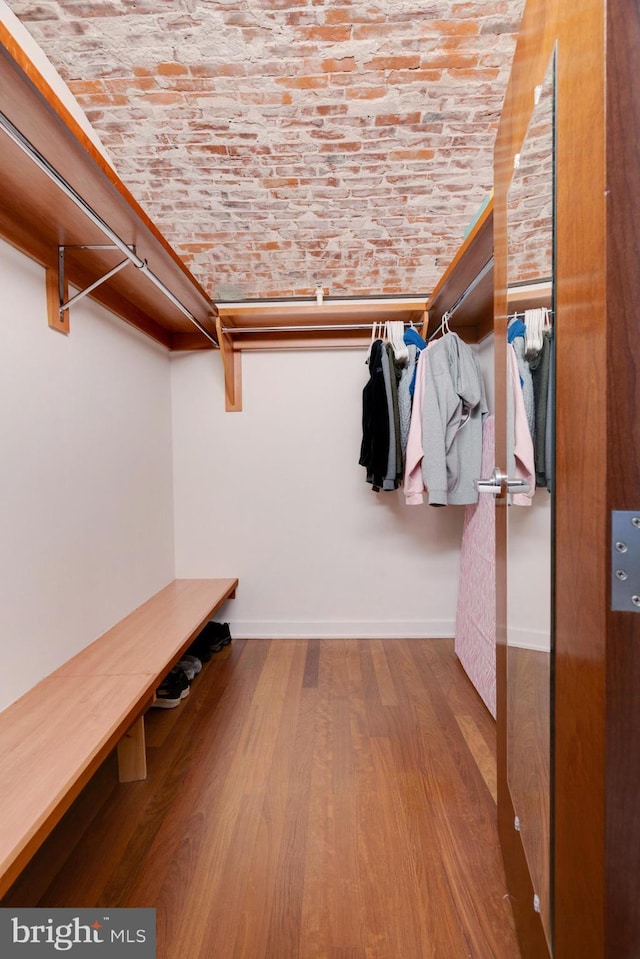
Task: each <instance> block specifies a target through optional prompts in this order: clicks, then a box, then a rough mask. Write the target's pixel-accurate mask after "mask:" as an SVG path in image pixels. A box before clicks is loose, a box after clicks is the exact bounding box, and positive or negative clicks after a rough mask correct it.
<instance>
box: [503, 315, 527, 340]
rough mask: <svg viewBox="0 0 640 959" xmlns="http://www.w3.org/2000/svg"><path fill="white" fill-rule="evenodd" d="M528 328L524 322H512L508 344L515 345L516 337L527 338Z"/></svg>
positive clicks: (508, 332)
mask: <svg viewBox="0 0 640 959" xmlns="http://www.w3.org/2000/svg"><path fill="white" fill-rule="evenodd" d="M526 335H527V327H526V326H525V322H524V320H512V321H511V323H509V326H508V329H507V343H513V341H514V340H515V338H516V336H526Z"/></svg>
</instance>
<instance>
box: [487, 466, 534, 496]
mask: <svg viewBox="0 0 640 959" xmlns="http://www.w3.org/2000/svg"><path fill="white" fill-rule="evenodd" d="M474 486H475V488H476V489H477V491H478V492H479V493H491V494H492V495H493V496H498V494H499V493H500V492H502V488H503V486H504V487H506V489H507V491H508V492H509V493H528V492H529V490H530V486H529V484H528V483H525V481H524V480H521V479H511V478H510V477H509V476H507V474H506V473H503V472H502V470H501V469H500V467H499V466H496V468H495V469H494V471H493V473H492V474H491V476H489V477H488V478H486V479H477V480H475V481H474Z"/></svg>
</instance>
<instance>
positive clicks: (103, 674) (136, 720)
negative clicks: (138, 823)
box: [0, 579, 238, 896]
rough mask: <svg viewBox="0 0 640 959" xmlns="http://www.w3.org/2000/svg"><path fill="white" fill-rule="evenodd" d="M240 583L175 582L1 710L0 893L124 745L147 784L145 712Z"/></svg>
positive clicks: (126, 767) (126, 757)
mask: <svg viewBox="0 0 640 959" xmlns="http://www.w3.org/2000/svg"><path fill="white" fill-rule="evenodd" d="M237 585H238V580H237V579H193V580H190V579H177V580H174V581H173V582H172V583H170V584H169V585H168V586H166V587H165V588H164V589H162V590H160V592H159V593H156V594H155V595H154V596H152V597H151V599H149V600H147V602H146V603H143V604H142V606H139V607H138V608H137V609H135V610H134V611H133V612H132V613H131V614H130V615H129V616H126V617H125V618H124V619H122V620H121V621H120V622H119V623H116V625H115V626H113V627H112V628H111V629H109V630H108V631H107V632H106V633H104V635H102V636H100V637H99V639H96V640H95V642H93V643H91V644H90V645H89V646H87V647H86V648H85V649H83V650H81V652H79V653H78V654H77V655H75V656H74V657H73V658H72V659H70V660H68V662H66V663H64V665H62V666H60V668H59V669H56V670H55V672H53V673H51V674H50V675H49V676H47V677H46V678H45V679H43V680H42V681H41V682H39V683H38V684H37V685H36V686H34V687H33V688H32V689H30V690H29V691H28V692H27V693H25V694H24V696H22V697H21V698H20V699H18V700H17V701H16V702H15V703H13V704H12V705H11V706H9V707H8V708H7V709H6V710H4V712H2V713H0V770H1V775H2V782H1V784H0V896H3V895H4V893H5V892H6V891H7V889H8V888H9V886H11V884H12V883H13V882H14V880H15V879H16V877H17V876H18V875H19V873H20V872H21V871H22V869H23V868H24V867H25V865H26V864H27V862H28V861H29V859H30V858H31V857H32V855H33V854H34V852H35V851H36V849H37V848H38V847H39V846H40V845H41V843H42V842H43V840H44V839H45V838H46V837H47V835H48V834H49V833H50V832H51V830H52V829H53V827H54V826H55V825H56V823H57V822H58V821H59V820H60V818H61V817H62V815H63V814H64V813H65V812H66V810H67V809H68V808H69V806H70V805H71V803H72V802H73V800H74V799H75V798H76V796H77V795H78V793H79V792H80V791H81V789H82V788H83V786H84V785H85V784H86V783H87V781H88V780H89V779H90V778H91V776H92V775H93V773H94V772H95V770H96V769H97V768H98V766H99V765H100V764H101V763H102V762H103V760H104V759H105V758H106V757H107V755H108V754H109V753H110V752H111V750H112V749H113V748H114V746H116V744H117V745H118V765H119V773H120V780H121V782H129V781H132V780H138V779H144V778H145V776H146V756H145V740H144V713H145V711H146V710H147V709H148V708H149V706H150V705H151V703H152V702H153V698H154V694H155V690H156V688H157V686H158V685H159V683H160V681H161V679H162V678H163V677H164V676H165V675H166V674H167V673H168V672H169V670H170V669H171V667H172V666H174V665H175V663H176V662H177V661H178V660H179V659H180V657H181V656H182V654H183V653H184V652H185V650H186V649H187V648H188V647H189V645H190V644H191V642H192V641H193V639H194V637H195V636H197V634H198V633H199V632H200V630H201V629H202V627H203V626H204V625H205V623H206V622H207V621H208V620H209V619H211V618H212V616H213V614H214V613H215V612H216V610H217V609H219V608H220V606H222V604H223V603H224V602H225V601H226V600H227V599H229V598H230V597H233V596H235V591H236V587H237Z"/></svg>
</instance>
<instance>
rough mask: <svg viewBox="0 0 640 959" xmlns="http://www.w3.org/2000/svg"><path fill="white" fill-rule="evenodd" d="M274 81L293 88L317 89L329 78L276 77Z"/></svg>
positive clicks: (324, 85)
mask: <svg viewBox="0 0 640 959" xmlns="http://www.w3.org/2000/svg"><path fill="white" fill-rule="evenodd" d="M276 83H281V84H282V85H283V86H287V87H290V88H291V89H293V90H319V89H322V88H323V87H326V86H327V85H328V83H329V78H328V77H326V76H318V77H278V79H277V80H276Z"/></svg>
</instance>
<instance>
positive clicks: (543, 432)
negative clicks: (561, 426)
mask: <svg viewBox="0 0 640 959" xmlns="http://www.w3.org/2000/svg"><path fill="white" fill-rule="evenodd" d="M550 365H551V333H550V332H549V331H548V330H545V331H544V333H543V334H542V347H541V349H540V352H539V353H538V355H537V356H536V357H535V358H534V359H530V360H529V367H530V369H531V377H532V379H533V395H534V399H535V408H536V424H535V433H534V453H535V464H536V486H546V485H547V477H548V470H547V453H546V448H547V407H548V401H549V370H550Z"/></svg>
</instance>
